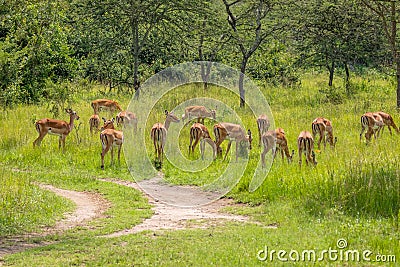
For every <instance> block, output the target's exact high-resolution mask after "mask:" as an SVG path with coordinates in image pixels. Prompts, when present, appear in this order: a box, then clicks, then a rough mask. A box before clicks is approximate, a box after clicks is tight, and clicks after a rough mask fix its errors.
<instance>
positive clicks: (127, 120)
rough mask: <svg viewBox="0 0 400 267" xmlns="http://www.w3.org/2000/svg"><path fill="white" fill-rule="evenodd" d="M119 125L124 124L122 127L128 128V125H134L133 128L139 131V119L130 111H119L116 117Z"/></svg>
mask: <svg viewBox="0 0 400 267" xmlns="http://www.w3.org/2000/svg"><path fill="white" fill-rule="evenodd" d="M116 121H117V125H118V126H119V125H122V127H124V128H126V127H128V126H132V127H133V130H134V131H135V132H136V131H137V124H138V119H137V117H136V115H135V114H134V113H133V112H130V111H121V112H120V113H118V115H117V117H116Z"/></svg>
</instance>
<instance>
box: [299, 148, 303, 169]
mask: <svg viewBox="0 0 400 267" xmlns="http://www.w3.org/2000/svg"><path fill="white" fill-rule="evenodd" d="M298 150H299V165H300V166H301V163H302V161H303V159H302V154H303V153H302V151H301V148H300V146H299V148H298Z"/></svg>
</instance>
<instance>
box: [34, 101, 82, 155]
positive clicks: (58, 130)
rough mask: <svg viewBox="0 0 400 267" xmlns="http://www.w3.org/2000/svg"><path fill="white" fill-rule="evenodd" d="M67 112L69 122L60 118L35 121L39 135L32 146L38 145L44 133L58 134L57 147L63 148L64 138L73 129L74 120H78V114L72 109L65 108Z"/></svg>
mask: <svg viewBox="0 0 400 267" xmlns="http://www.w3.org/2000/svg"><path fill="white" fill-rule="evenodd" d="M65 111H66V112H67V113H68V114H69V123H67V122H66V121H62V120H55V119H48V118H45V119H41V120H38V121H37V122H36V123H35V128H36V131H37V132H38V133H39V137H38V138H36V140H35V141H34V142H33V146H40V144H41V142H42V140H43V138H44V137H45V136H46V134H53V135H58V136H59V139H58V148H61V146H62V148H63V149H64V147H65V138H66V137H67V136H68V134H69V133H70V132H71V131H72V129H74V120H79V116H78V114H76V112H75V111H73V110H72V109H70V108H69V109H66V110H65Z"/></svg>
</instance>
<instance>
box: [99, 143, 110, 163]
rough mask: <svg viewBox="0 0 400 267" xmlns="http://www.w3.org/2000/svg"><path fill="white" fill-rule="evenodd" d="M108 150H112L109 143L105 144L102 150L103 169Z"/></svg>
mask: <svg viewBox="0 0 400 267" xmlns="http://www.w3.org/2000/svg"><path fill="white" fill-rule="evenodd" d="M108 150H110V145H109V143H107V144H105V145H103V149H102V151H101V154H100V155H101V169H102V170H104V156H105V155H106V154H107V152H108Z"/></svg>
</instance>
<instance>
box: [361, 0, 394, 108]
mask: <svg viewBox="0 0 400 267" xmlns="http://www.w3.org/2000/svg"><path fill="white" fill-rule="evenodd" d="M362 3H363V4H364V5H365V6H367V7H368V8H369V9H371V10H372V11H374V12H375V13H376V15H377V16H378V17H379V19H380V22H381V25H382V28H383V31H384V33H385V35H386V39H387V43H388V45H389V47H390V50H391V53H392V60H393V63H394V64H395V68H396V78H397V90H396V94H397V97H396V99H397V108H400V53H399V52H400V51H399V41H398V38H399V37H398V32H397V24H398V23H399V16H400V3H399V2H398V1H393V0H392V1H388V0H386V1H379V0H374V1H371V0H362Z"/></svg>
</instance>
